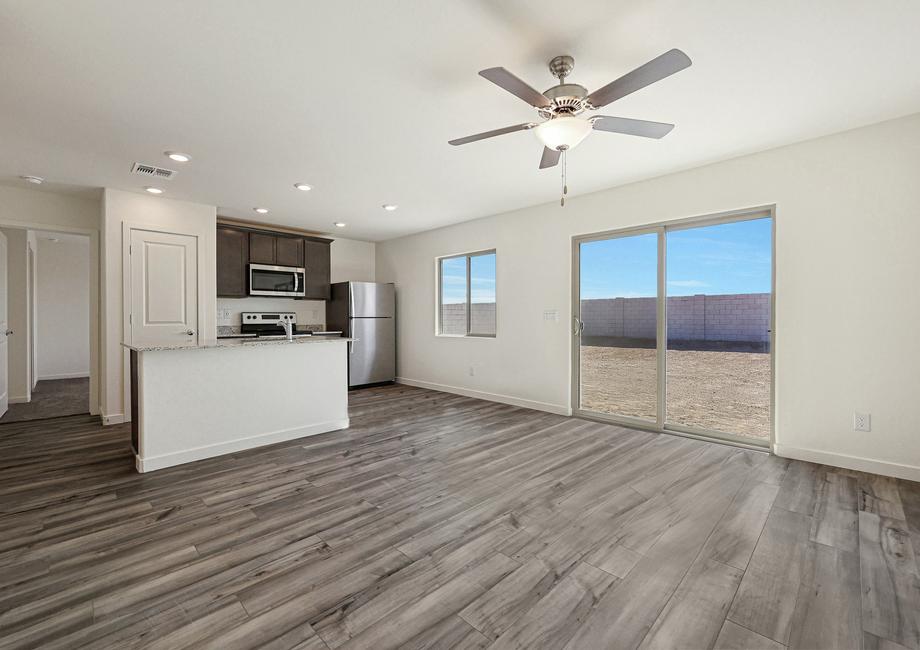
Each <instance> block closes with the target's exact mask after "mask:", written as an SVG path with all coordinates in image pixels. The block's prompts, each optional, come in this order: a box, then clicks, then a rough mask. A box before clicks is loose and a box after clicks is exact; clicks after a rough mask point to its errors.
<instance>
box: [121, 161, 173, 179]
mask: <svg viewBox="0 0 920 650" xmlns="http://www.w3.org/2000/svg"><path fill="white" fill-rule="evenodd" d="M131 173H132V174H140V175H141V176H148V177H150V178H162V179H164V180H169V179H170V178H172V177H173V176H175V174H176V172H174V171H173V170H171V169H166V168H165V167H157V166H156V165H145V164H144V163H134V165H133V166H132V167H131Z"/></svg>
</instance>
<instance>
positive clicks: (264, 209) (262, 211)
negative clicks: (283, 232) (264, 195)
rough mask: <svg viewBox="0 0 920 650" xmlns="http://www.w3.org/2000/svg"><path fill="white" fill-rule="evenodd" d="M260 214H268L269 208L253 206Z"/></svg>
mask: <svg viewBox="0 0 920 650" xmlns="http://www.w3.org/2000/svg"><path fill="white" fill-rule="evenodd" d="M253 210H255V211H256V212H258V213H259V214H268V208H253Z"/></svg>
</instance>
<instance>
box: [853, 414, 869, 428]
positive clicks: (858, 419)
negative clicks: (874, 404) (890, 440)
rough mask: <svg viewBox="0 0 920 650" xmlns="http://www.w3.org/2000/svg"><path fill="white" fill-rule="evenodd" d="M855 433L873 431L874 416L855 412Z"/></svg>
mask: <svg viewBox="0 0 920 650" xmlns="http://www.w3.org/2000/svg"><path fill="white" fill-rule="evenodd" d="M853 431H872V414H871V413H860V412H859V411H857V412H855V413H854V414H853Z"/></svg>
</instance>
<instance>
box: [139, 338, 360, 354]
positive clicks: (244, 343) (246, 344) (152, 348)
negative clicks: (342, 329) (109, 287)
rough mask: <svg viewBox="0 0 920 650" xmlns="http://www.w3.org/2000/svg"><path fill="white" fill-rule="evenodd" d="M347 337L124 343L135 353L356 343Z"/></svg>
mask: <svg viewBox="0 0 920 650" xmlns="http://www.w3.org/2000/svg"><path fill="white" fill-rule="evenodd" d="M354 340H355V339H352V338H348V337H345V336H304V337H303V338H299V339H294V340H293V341H288V340H287V339H270V340H265V339H221V340H217V341H212V342H211V343H202V344H200V345H180V344H175V345H148V346H144V345H131V344H129V343H122V345H123V346H124V347H126V348H128V349H129V350H134V351H135V352H160V351H164V350H213V349H215V348H257V347H262V346H264V345H302V344H312V343H335V342H338V341H345V342H347V341H354Z"/></svg>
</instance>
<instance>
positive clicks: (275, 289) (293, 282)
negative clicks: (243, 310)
mask: <svg viewBox="0 0 920 650" xmlns="http://www.w3.org/2000/svg"><path fill="white" fill-rule="evenodd" d="M304 273H305V271H304V269H302V268H295V267H292V266H272V265H270V264H250V265H249V295H250V296H291V297H295V298H296V297H303V296H304V295H305V291H304Z"/></svg>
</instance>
